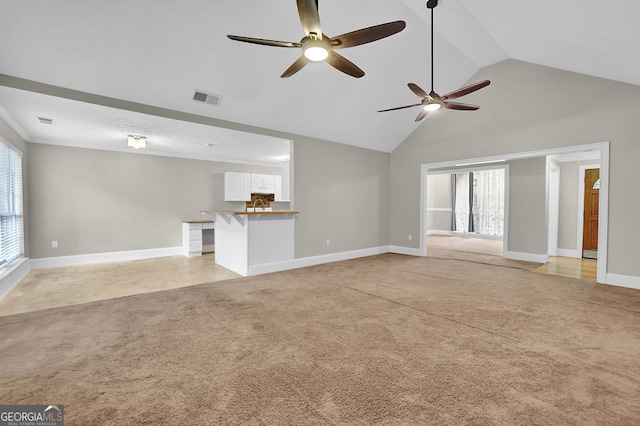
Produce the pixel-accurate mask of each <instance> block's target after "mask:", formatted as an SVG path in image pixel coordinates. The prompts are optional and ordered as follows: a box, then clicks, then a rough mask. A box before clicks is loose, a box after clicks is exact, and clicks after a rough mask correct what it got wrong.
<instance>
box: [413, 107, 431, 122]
mask: <svg viewBox="0 0 640 426" xmlns="http://www.w3.org/2000/svg"><path fill="white" fill-rule="evenodd" d="M427 114H429V111H427V110H426V109H424V108H423V109H422V111H420V114H418V116H417V117H416V121H420V120H422V119H423V118H425V117H426V116H427Z"/></svg>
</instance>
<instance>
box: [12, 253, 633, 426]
mask: <svg viewBox="0 0 640 426" xmlns="http://www.w3.org/2000/svg"><path fill="white" fill-rule="evenodd" d="M493 257H494V258H496V259H495V260H496V262H495V264H493V265H492V264H490V262H488V260H490V259H488V258H487V256H485V255H476V254H473V253H468V254H466V255H465V259H459V258H457V257H456V256H453V257H451V258H448V257H447V250H441V253H440V256H438V258H416V257H409V256H402V255H395V254H384V255H379V256H373V257H368V258H363V259H356V260H350V261H345V262H337V263H331V264H326V265H319V266H315V267H310V268H304V269H298V270H292V271H286V272H280V273H275V274H268V275H262V276H257V277H249V278H239V279H233V280H227V281H219V282H215V283H210V284H203V285H198V286H193V287H187V288H180V289H174V290H167V291H162V292H156V293H149V294H143V295H134V296H129V297H123V298H119V299H113V300H104V301H97V302H92V303H87V304H83V305H75V306H68V307H62V308H55V309H50V310H45V311H39V312H29V313H24V314H17V315H11V316H6V317H1V318H0V336H2V340H1V341H0V390H1V391H0V404H9V403H23V404H36V403H37V404H64V405H65V417H66V424H68V425H91V424H114V425H116V424H117V425H129V424H131V425H133V424H136V425H139V424H171V425H176V424H193V425H211V424H256V425H257V424H266V425H272V424H298V425H300V424H322V425H324V424H353V425H369V424H437V425H442V424H456V425H457V424H505V425H514V424H527V425H529V424H553V425H563V424H567V425H575V424H580V425H584V424H587V425H588V424H616V425H618V424H621V425H624V424H629V425H631V424H637V422H638V419H640V404H639V403H638V401H640V362H638V354H639V353H640V291H636V290H631V289H624V288H617V287H611V286H604V285H596V284H594V283H591V282H588V281H582V280H577V279H571V278H562V277H554V276H543V275H539V274H535V273H533V272H531V267H532V265H530V264H526V263H520V264H519V263H518V262H514V261H511V262H512V263H510V264H508V265H505V264H501V261H500V260H499V259H498V257H497V256H493Z"/></svg>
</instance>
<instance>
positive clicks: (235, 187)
mask: <svg viewBox="0 0 640 426" xmlns="http://www.w3.org/2000/svg"><path fill="white" fill-rule="evenodd" d="M224 200H225V201H251V175H250V174H249V173H237V172H225V174H224Z"/></svg>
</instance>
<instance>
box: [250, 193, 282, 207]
mask: <svg viewBox="0 0 640 426" xmlns="http://www.w3.org/2000/svg"><path fill="white" fill-rule="evenodd" d="M275 199H276V196H275V194H251V201H247V207H253V206H254V204H253V203H255V202H256V200H262V201H263V202H264V207H269V203H272V202H273V201H275ZM256 207H262V206H261V205H260V203H258V204H257V206H256Z"/></svg>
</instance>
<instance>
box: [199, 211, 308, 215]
mask: <svg viewBox="0 0 640 426" xmlns="http://www.w3.org/2000/svg"><path fill="white" fill-rule="evenodd" d="M200 213H202V214H215V213H218V214H233V215H262V214H300V212H296V211H292V210H272V211H261V212H247V211H230V210H202V211H201V212H200Z"/></svg>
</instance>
